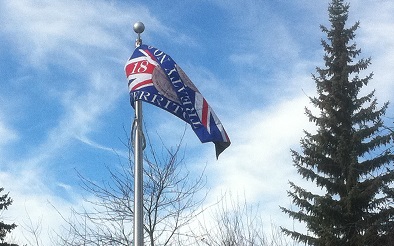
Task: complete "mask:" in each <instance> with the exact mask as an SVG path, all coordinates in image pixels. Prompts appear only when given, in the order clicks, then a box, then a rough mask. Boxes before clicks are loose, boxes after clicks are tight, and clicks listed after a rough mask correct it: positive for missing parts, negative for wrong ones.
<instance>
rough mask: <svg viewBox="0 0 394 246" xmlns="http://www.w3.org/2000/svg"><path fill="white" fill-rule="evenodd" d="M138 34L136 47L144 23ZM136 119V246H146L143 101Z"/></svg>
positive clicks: (136, 104)
mask: <svg viewBox="0 0 394 246" xmlns="http://www.w3.org/2000/svg"><path fill="white" fill-rule="evenodd" d="M133 29H134V32H136V33H137V34H138V38H137V40H136V43H135V47H138V46H140V45H141V44H142V40H141V33H142V32H143V31H144V30H145V26H144V24H143V23H142V22H136V23H135V24H134V26H133ZM134 110H135V118H134V123H133V142H134V243H133V245H134V246H143V245H144V217H143V216H144V214H143V209H144V205H143V200H144V194H143V149H144V146H143V145H144V143H143V138H144V136H143V132H142V101H140V100H135V101H134Z"/></svg>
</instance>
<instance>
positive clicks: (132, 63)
mask: <svg viewBox="0 0 394 246" xmlns="http://www.w3.org/2000/svg"><path fill="white" fill-rule="evenodd" d="M125 71H126V76H127V79H128V81H129V92H130V101H131V105H133V106H134V101H135V100H141V101H144V102H148V103H151V104H153V105H155V106H157V107H159V108H162V109H164V110H167V111H168V112H170V113H172V114H174V115H176V116H178V117H179V118H181V119H182V120H184V121H186V122H187V123H189V124H190V126H191V127H192V129H193V131H194V132H195V133H196V135H197V136H198V138H199V139H200V141H201V142H203V143H206V142H213V143H214V144H215V148H216V157H218V156H219V154H220V153H221V152H223V151H224V150H225V149H226V148H227V147H228V146H229V145H230V139H229V138H228V136H227V133H226V131H225V130H224V128H223V126H222V123H221V122H220V120H219V119H218V117H217V116H216V115H215V113H214V112H213V110H212V108H211V107H210V106H209V105H208V103H207V101H206V100H205V98H204V97H203V96H202V95H201V93H200V92H199V91H198V89H197V88H196V87H195V86H194V84H193V83H192V82H191V81H190V79H189V78H188V77H187V75H186V74H185V73H184V72H183V70H182V69H181V68H180V67H179V66H178V65H177V64H176V63H175V61H174V60H173V59H172V58H171V57H170V56H169V55H167V54H165V53H164V52H163V51H161V50H158V49H156V48H154V47H152V46H147V45H144V44H142V45H140V46H139V47H137V48H136V49H135V50H134V52H133V54H132V56H131V57H130V59H129V60H128V61H127V63H126V66H125Z"/></svg>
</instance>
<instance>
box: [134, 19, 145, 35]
mask: <svg viewBox="0 0 394 246" xmlns="http://www.w3.org/2000/svg"><path fill="white" fill-rule="evenodd" d="M133 29H134V32H136V33H138V34H140V33H142V32H143V31H144V30H145V25H144V23H142V22H141V21H138V22H136V23H135V24H134V26H133Z"/></svg>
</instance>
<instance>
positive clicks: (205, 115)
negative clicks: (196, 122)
mask: <svg viewBox="0 0 394 246" xmlns="http://www.w3.org/2000/svg"><path fill="white" fill-rule="evenodd" d="M208 111H209V110H208V103H207V101H206V100H205V99H203V102H202V119H201V123H202V124H203V125H204V126H205V127H207V125H208Z"/></svg>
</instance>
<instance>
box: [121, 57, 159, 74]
mask: <svg viewBox="0 0 394 246" xmlns="http://www.w3.org/2000/svg"><path fill="white" fill-rule="evenodd" d="M155 67H156V66H155V65H154V64H151V63H148V61H146V60H142V61H137V62H132V63H130V64H128V65H127V66H126V68H125V70H126V76H129V75H131V74H137V73H150V74H152V73H153V70H154V69H155Z"/></svg>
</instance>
